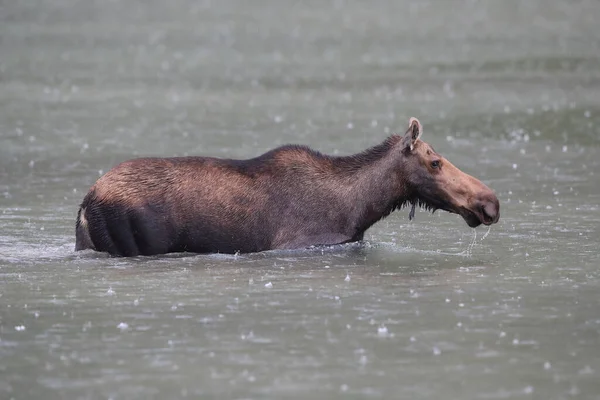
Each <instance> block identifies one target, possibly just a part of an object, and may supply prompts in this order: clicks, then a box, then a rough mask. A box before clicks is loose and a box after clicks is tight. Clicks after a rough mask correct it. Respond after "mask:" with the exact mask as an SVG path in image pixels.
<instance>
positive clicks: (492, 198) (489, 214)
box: [477, 194, 500, 225]
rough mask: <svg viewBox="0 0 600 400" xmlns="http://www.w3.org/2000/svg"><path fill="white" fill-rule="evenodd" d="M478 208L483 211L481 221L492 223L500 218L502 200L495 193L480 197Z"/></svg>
mask: <svg viewBox="0 0 600 400" xmlns="http://www.w3.org/2000/svg"><path fill="white" fill-rule="evenodd" d="M478 203H479V204H478V206H477V209H478V210H479V212H480V213H481V222H483V224H484V225H491V224H495V223H496V222H498V220H499V219H500V202H499V201H498V198H497V197H496V195H494V194H490V195H487V196H485V197H484V198H481V199H479V202H478Z"/></svg>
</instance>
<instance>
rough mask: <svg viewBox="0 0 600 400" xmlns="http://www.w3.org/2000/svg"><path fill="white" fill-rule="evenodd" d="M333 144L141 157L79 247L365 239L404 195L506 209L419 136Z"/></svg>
mask: <svg viewBox="0 0 600 400" xmlns="http://www.w3.org/2000/svg"><path fill="white" fill-rule="evenodd" d="M422 132H423V128H422V126H421V123H420V122H419V121H418V120H417V119H416V118H411V119H410V121H409V127H408V130H407V131H406V133H405V134H404V135H391V136H389V137H388V138H387V139H386V140H384V141H383V143H381V144H378V145H376V146H374V147H371V148H369V149H367V150H365V151H363V152H360V153H358V154H354V155H349V156H330V155H324V154H321V153H319V152H318V151H315V150H312V149H310V148H308V147H305V146H299V145H286V146H282V147H279V148H276V149H274V150H271V151H268V152H267V153H265V154H263V155H260V156H258V157H256V158H251V159H247V160H235V159H219V158H212V157H175V158H140V159H134V160H130V161H125V162H123V163H121V164H119V165H117V166H116V167H114V168H113V169H111V170H110V171H108V172H107V173H106V174H104V175H103V176H102V177H100V178H99V179H98V181H97V182H96V183H95V184H94V185H93V186H92V187H91V189H90V190H89V192H88V193H87V195H86V196H85V198H84V199H83V202H82V203H81V206H80V208H79V212H78V213H77V221H76V248H75V250H84V249H93V250H96V251H101V252H108V253H110V254H111V255H115V256H137V255H154V254H164V253H171V252H193V253H237V252H239V253H250V252H259V251H265V250H272V249H299V248H306V247H311V246H318V245H334V244H341V243H348V242H355V241H360V240H362V239H363V235H364V233H365V231H366V230H367V229H369V227H371V226H372V225H373V224H375V223H376V222H377V221H379V220H381V219H382V218H384V217H386V216H387V215H389V214H390V213H391V212H392V211H394V210H396V209H400V208H402V207H403V206H412V209H411V212H410V214H409V217H410V219H412V217H413V216H414V210H415V207H416V206H420V207H423V208H426V209H428V210H431V211H435V210H438V209H440V210H445V211H448V212H450V213H456V214H459V215H460V216H461V217H462V218H463V219H464V220H465V222H466V223H467V224H468V225H469V226H470V227H477V226H479V225H480V224H485V225H491V224H494V223H496V222H498V219H499V218H500V205H499V202H498V198H497V197H496V195H495V194H494V192H493V191H492V190H491V189H490V188H488V187H487V186H486V185H485V184H483V183H482V182H481V181H479V180H478V179H476V178H474V177H472V176H470V175H468V174H466V173H464V172H462V171H461V170H459V169H458V168H457V167H455V166H454V165H452V164H451V163H450V162H449V161H448V160H446V159H445V158H444V157H442V156H441V155H439V154H438V153H437V152H435V151H434V150H433V148H432V147H431V146H430V145H428V144H427V143H425V142H423V141H422V140H421V139H420V137H421V134H422Z"/></svg>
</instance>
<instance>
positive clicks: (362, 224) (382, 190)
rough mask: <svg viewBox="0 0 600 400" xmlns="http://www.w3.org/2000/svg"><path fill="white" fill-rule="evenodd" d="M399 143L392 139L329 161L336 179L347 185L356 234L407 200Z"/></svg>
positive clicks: (397, 140)
mask: <svg viewBox="0 0 600 400" xmlns="http://www.w3.org/2000/svg"><path fill="white" fill-rule="evenodd" d="M401 140H402V137H401V136H398V135H393V136H390V137H389V138H387V139H386V140H385V141H384V142H383V143H381V144H379V145H377V146H374V147H371V148H369V149H367V150H365V151H363V152H361V153H358V154H354V155H351V156H346V157H335V158H332V162H333V164H334V166H335V167H334V168H335V170H336V173H337V175H338V176H339V177H342V179H344V180H345V181H346V183H347V185H348V186H347V187H348V188H349V190H348V192H349V193H348V195H349V196H350V198H351V199H352V207H353V211H354V212H353V213H352V214H353V215H354V218H355V219H356V221H355V225H356V227H357V228H358V229H359V230H366V229H368V228H369V227H370V226H371V225H373V224H374V223H375V222H377V221H379V220H380V219H381V218H383V217H385V216H387V215H388V214H389V213H391V212H392V211H394V210H395V209H396V208H398V207H401V206H402V205H403V204H404V203H405V202H406V201H408V200H409V197H408V196H409V193H408V190H407V185H406V183H405V179H404V174H403V173H402V165H403V160H402V158H403V157H404V155H403V154H402V151H401V149H400V142H401Z"/></svg>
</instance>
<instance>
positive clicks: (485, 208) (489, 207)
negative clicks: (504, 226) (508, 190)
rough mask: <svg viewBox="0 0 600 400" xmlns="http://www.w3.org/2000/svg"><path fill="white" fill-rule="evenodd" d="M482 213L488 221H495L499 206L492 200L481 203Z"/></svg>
mask: <svg viewBox="0 0 600 400" xmlns="http://www.w3.org/2000/svg"><path fill="white" fill-rule="evenodd" d="M481 213H482V214H483V217H484V218H485V219H486V221H493V220H494V219H496V215H498V208H497V207H496V205H495V204H494V203H492V202H487V203H483V204H482V205H481Z"/></svg>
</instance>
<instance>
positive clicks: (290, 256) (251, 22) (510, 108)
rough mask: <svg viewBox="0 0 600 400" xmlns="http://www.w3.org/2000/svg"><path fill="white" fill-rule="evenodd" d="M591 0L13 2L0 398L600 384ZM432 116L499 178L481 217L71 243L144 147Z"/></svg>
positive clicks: (373, 135)
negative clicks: (246, 248)
mask: <svg viewBox="0 0 600 400" xmlns="http://www.w3.org/2000/svg"><path fill="white" fill-rule="evenodd" d="M599 15H600V6H599V5H598V4H597V2H594V1H585V0H584V1H579V2H577V4H576V5H575V4H574V3H573V4H572V3H565V2H560V1H549V0H546V1H538V0H535V1H529V2H527V3H523V4H519V5H515V4H512V3H511V4H509V3H504V2H495V1H477V2H474V1H466V0H465V1H462V0H453V1H442V0H437V1H436V0H431V1H421V2H404V1H400V2H392V1H385V0H380V1H375V2H369V3H368V5H367V4H366V3H365V4H364V5H361V4H357V3H349V2H345V1H334V2H330V3H327V4H324V3H322V2H317V3H294V4H291V3H290V2H275V1H273V2H272V1H268V0H261V2H260V3H256V2H255V3H252V4H249V3H248V4H246V3H243V2H211V1H204V2H187V1H185V0H178V1H175V2H169V3H164V2H157V1H151V2H137V1H133V2H119V1H110V2H97V1H77V0H60V1H42V2H37V3H36V4H35V5H34V4H26V3H22V2H21V3H16V2H12V3H6V4H2V5H0V38H1V39H0V54H2V55H3V56H2V57H0V104H1V107H0V144H1V145H0V226H1V229H0V397H2V398H15V399H24V398H41V397H44V398H113V399H121V398H144V399H147V398H179V397H191V398H197V397H216V398H273V399H279V398H282V397H297V398H306V397H307V396H310V397H315V398H342V397H347V396H348V395H350V396H352V397H357V398H383V397H388V398H389V397H393V398H440V397H444V398H486V399H489V398H570V397H574V398H594V396H597V394H598V393H599V392H600V384H599V383H598V382H600V379H598V377H599V374H600V372H599V371H600V361H599V360H600V350H599V349H600V316H599V313H598V310H599V309H600V307H599V306H600V304H599V298H598V295H597V293H598V290H599V289H600V273H599V272H598V265H599V262H600V259H599V257H598V226H599V223H600V210H599V204H600V192H599V191H598V187H599V186H600V179H599V178H598V174H597V171H598V167H599V161H598V160H599V157H598V156H599V150H600V146H599V141H598V137H599V134H600V129H599V127H600V102H599V97H598V91H599V89H600V88H599V86H598V82H600V80H599V78H600V75H599V71H600V70H599V68H598V66H600V59H599V58H598V54H600V31H599V30H598V29H597V28H596V25H597V20H598V16H599ZM410 116H416V117H419V119H420V120H421V121H422V122H423V124H424V127H425V133H424V137H423V138H424V139H425V140H426V141H428V142H429V143H431V144H432V145H433V146H434V147H435V148H436V150H437V151H439V152H440V153H442V154H443V155H445V156H446V157H447V158H448V159H450V160H451V161H452V162H453V163H454V164H456V165H457V166H459V167H460V168H461V169H463V170H464V171H465V172H467V173H470V174H473V175H475V176H477V177H479V178H481V179H482V180H483V181H484V182H485V183H486V184H488V185H489V186H490V187H492V188H494V189H495V190H496V192H497V194H498V197H499V198H500V201H501V204H502V205H501V208H502V212H501V214H502V218H501V220H500V223H499V224H498V225H495V226H494V227H493V228H492V229H491V231H490V232H489V234H487V233H486V228H481V229H478V230H477V233H476V235H475V234H474V232H473V230H471V229H469V228H468V227H467V226H466V225H465V224H464V222H463V221H462V219H461V218H460V217H458V216H456V215H449V214H446V213H443V212H437V213H435V214H433V215H431V214H429V213H426V212H424V211H417V215H416V219H415V220H414V221H412V222H409V220H408V211H409V210H408V209H404V210H401V211H399V212H396V213H394V214H393V215H391V216H390V217H388V218H386V219H385V220H383V221H382V222H380V223H379V224H377V225H376V226H375V227H374V228H372V229H371V230H370V231H368V232H367V237H366V239H367V241H366V242H365V243H360V244H353V245H348V246H337V247H332V248H319V249H309V250H302V251H291V252H281V251H279V252H278V251H275V252H266V253H261V254H251V255H239V256H225V255H167V256H162V257H140V258H135V259H121V258H110V257H107V256H106V255H103V254H97V253H94V252H81V253H74V252H73V247H74V220H75V214H76V211H77V206H78V203H79V202H80V201H81V200H82V198H83V196H84V194H85V192H86V191H87V189H88V188H89V187H90V185H92V184H93V182H94V181H95V180H96V179H97V178H98V176H100V175H101V174H102V173H103V172H105V171H107V170H108V169H109V168H111V167H112V166H113V165H115V164H116V163H117V162H119V161H123V160H125V159H128V158H131V157H135V156H139V155H150V154H151V155H184V154H201V155H215V156H223V157H252V156H255V155H258V154H260V153H261V152H264V151H266V150H268V149H270V148H272V147H274V146H276V145H279V144H283V143H302V144H308V145H310V146H312V147H314V148H316V149H318V150H321V151H323V152H327V153H332V154H349V153H353V152H357V151H360V150H362V149H364V148H366V147H368V146H370V145H373V144H375V143H377V142H379V141H382V140H383V138H385V137H386V136H387V135H388V134H390V133H392V132H395V131H396V130H398V129H401V127H403V126H404V125H405V121H406V120H407V119H408V117H410Z"/></svg>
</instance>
